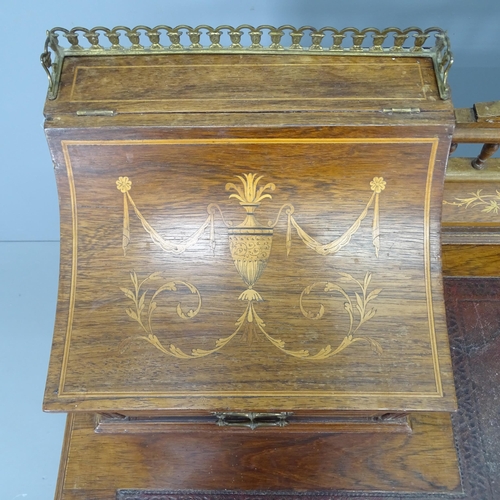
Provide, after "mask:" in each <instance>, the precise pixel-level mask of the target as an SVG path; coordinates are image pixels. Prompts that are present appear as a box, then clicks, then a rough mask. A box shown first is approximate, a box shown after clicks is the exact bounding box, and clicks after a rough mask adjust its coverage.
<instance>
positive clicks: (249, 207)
mask: <svg viewBox="0 0 500 500" xmlns="http://www.w3.org/2000/svg"><path fill="white" fill-rule="evenodd" d="M237 177H238V179H239V180H240V181H241V184H242V185H243V186H240V185H235V184H233V183H232V182H229V183H227V184H226V191H236V193H232V194H231V195H230V196H229V198H236V199H237V200H238V201H239V203H240V205H241V207H242V208H243V209H244V210H245V211H246V217H245V219H244V221H243V222H242V223H241V224H239V225H238V226H234V227H233V224H232V223H231V222H229V221H226V220H225V218H224V215H223V213H222V210H221V208H220V207H219V205H217V204H214V203H211V204H210V205H208V207H207V212H208V217H207V219H206V220H205V222H204V223H203V224H202V225H201V226H200V227H199V228H198V229H197V230H196V231H195V232H194V233H193V234H192V235H191V236H190V237H188V238H187V239H185V240H184V241H182V242H180V243H172V242H170V241H168V240H165V239H164V238H163V237H162V236H161V235H160V234H159V233H158V232H157V231H156V230H155V229H154V228H153V227H152V226H151V225H150V224H149V223H148V221H147V220H146V219H145V218H144V217H143V215H142V214H141V212H140V211H139V209H138V208H137V205H136V204H135V202H134V200H133V199H132V196H131V195H130V190H131V189H132V181H131V180H130V179H129V178H128V177H120V178H119V179H118V180H117V181H116V186H117V189H118V190H119V191H120V192H122V193H123V205H124V209H123V213H124V217H123V252H124V254H125V255H126V249H127V247H128V245H129V243H130V228H129V208H128V203H130V204H131V205H132V208H133V209H134V212H135V214H136V215H137V217H138V218H139V220H140V221H141V223H142V226H143V227H144V229H145V230H146V232H147V233H148V234H149V235H150V236H151V239H152V240H153V242H154V243H155V244H156V245H158V246H159V247H160V248H161V249H162V250H164V251H165V252H167V253H174V254H181V253H184V252H185V251H186V250H187V249H189V248H190V247H192V246H194V245H196V243H197V242H198V240H199V239H200V238H201V236H202V235H203V233H204V232H205V230H206V229H207V228H208V227H210V246H211V247H212V249H215V229H214V217H215V215H216V214H217V212H219V213H220V215H221V218H222V221H223V223H224V224H225V226H226V227H227V229H228V233H229V248H230V251H231V256H232V258H233V262H234V265H235V266H236V269H237V270H238V273H239V274H240V276H241V278H242V280H243V281H244V282H245V284H246V285H247V287H248V288H247V289H246V290H245V291H244V292H242V293H241V295H240V296H239V300H243V301H247V306H246V309H245V312H244V313H243V314H242V315H241V316H240V317H239V318H238V320H237V321H236V323H235V325H236V330H235V331H234V332H233V333H231V334H230V335H229V336H227V337H224V338H219V339H217V341H216V343H215V347H214V348H212V349H208V350H207V349H192V350H191V354H188V353H186V352H185V351H183V350H182V349H180V348H179V347H176V346H175V345H174V344H170V345H169V346H168V348H167V347H165V346H164V345H163V344H162V342H161V341H160V340H159V339H158V337H157V336H156V335H155V334H154V333H153V327H152V324H151V319H152V316H153V313H154V311H155V309H156V307H157V302H156V299H157V297H158V296H159V295H160V293H162V292H164V291H170V292H175V291H177V287H178V286H184V287H187V288H188V289H189V291H190V292H191V293H192V294H194V295H196V297H197V306H196V308H195V309H190V310H189V311H187V312H184V311H183V308H182V306H181V303H178V304H177V315H178V316H179V317H180V318H182V319H186V320H187V319H190V318H194V317H195V316H196V315H197V314H198V312H199V311H200V309H201V295H200V292H199V291H198V289H197V288H196V286H194V285H193V284H192V283H189V282H186V281H169V282H167V283H164V284H163V285H161V286H160V287H159V288H158V289H157V290H156V291H155V292H154V293H153V295H152V296H150V298H149V305H148V308H147V312H146V313H145V316H146V317H147V322H143V320H142V317H143V311H144V309H145V306H146V295H147V293H148V290H146V291H142V290H141V288H142V286H143V285H144V284H145V283H146V282H148V281H149V280H151V279H153V278H154V277H157V276H158V275H159V274H160V273H153V274H152V275H150V276H148V277H147V278H146V279H144V280H142V281H141V282H140V283H139V281H138V278H137V275H136V273H135V272H132V273H130V276H131V280H132V283H133V285H134V286H133V289H132V290H130V289H128V288H123V287H121V290H122V292H123V293H124V294H125V296H126V297H128V298H129V299H131V300H132V301H133V303H134V306H135V310H134V309H132V308H130V307H129V308H127V309H126V312H127V314H128V315H129V316H130V317H131V318H132V319H133V320H135V321H137V322H138V323H139V325H140V326H141V328H142V329H143V330H144V332H145V333H146V334H147V336H143V335H141V336H139V337H134V338H135V339H141V340H146V341H147V342H149V343H150V344H152V345H153V346H154V347H156V348H157V349H159V350H160V351H161V352H163V353H165V354H169V355H171V356H175V357H176V358H182V359H195V358H201V357H204V356H208V355H210V354H213V353H215V352H217V351H219V350H221V349H222V348H223V347H224V346H225V345H227V344H228V343H229V342H230V341H231V340H232V339H233V338H234V337H235V336H236V335H237V334H238V333H239V332H240V331H241V330H242V329H243V327H246V329H247V338H248V339H252V338H253V336H254V335H255V325H256V326H257V328H258V330H259V331H260V332H261V333H262V334H263V335H264V337H265V338H266V339H267V340H268V341H269V342H271V344H273V345H274V346H275V347H277V348H278V349H279V350H281V351H282V352H284V353H285V354H287V355H289V356H293V357H295V358H304V359H310V360H317V359H325V358H329V357H331V356H334V355H336V354H338V353H339V352H341V351H343V350H344V349H346V348H347V347H349V346H350V345H351V344H354V343H355V342H366V343H368V344H369V345H370V346H371V348H372V349H373V351H374V352H376V353H378V354H381V353H382V347H381V346H380V344H379V343H378V342H377V341H376V340H375V339H373V338H371V337H367V336H360V337H354V335H355V334H356V333H357V331H358V329H359V328H360V327H361V326H362V325H363V324H364V323H365V322H367V321H368V320H370V319H371V318H373V317H374V316H375V314H376V312H377V311H376V309H375V308H373V307H372V308H368V303H369V302H370V301H371V300H373V299H375V298H376V297H377V296H378V294H379V293H380V292H381V291H382V290H381V289H375V290H372V291H371V292H368V286H369V284H370V281H371V277H372V275H371V273H368V272H367V273H366V274H365V276H364V279H363V281H362V282H361V281H359V280H357V279H355V278H354V277H353V276H351V275H350V274H348V273H344V272H338V274H339V275H340V279H339V281H340V282H343V283H346V282H348V283H354V284H357V285H358V286H359V288H360V290H361V294H359V293H357V292H355V293H354V296H355V297H356V298H355V300H354V303H353V300H351V297H350V296H349V294H348V292H346V290H345V289H344V288H342V286H341V285H339V284H338V283H334V282H329V281H326V282H317V283H313V284H312V285H309V286H307V287H306V288H304V290H303V291H302V293H301V295H300V302H299V303H300V311H301V312H302V314H303V315H304V316H305V317H306V318H308V319H311V320H318V319H321V318H322V317H323V314H324V312H325V308H324V306H323V304H320V307H319V312H311V311H307V310H306V309H305V308H304V304H303V298H304V296H307V295H309V294H310V293H311V291H312V290H313V289H314V288H315V287H318V288H319V287H322V288H323V290H324V292H337V293H339V294H340V295H341V296H342V297H343V298H344V299H345V300H346V302H345V303H344V310H345V312H346V313H347V314H348V315H349V330H348V332H347V333H346V335H345V337H344V339H343V340H342V342H341V343H340V345H339V346H338V347H337V348H333V347H332V346H331V345H330V344H328V345H327V346H325V347H323V348H322V349H321V350H319V351H318V352H317V353H316V354H314V355H311V354H310V353H309V351H308V350H306V349H301V350H290V349H287V348H286V347H285V342H283V341H282V340H280V339H277V338H275V337H272V336H271V335H270V334H269V333H268V332H267V331H266V330H265V326H266V325H265V323H264V321H263V319H262V318H261V317H260V316H259V314H258V313H257V311H256V310H255V306H254V303H256V302H261V301H262V300H263V298H262V296H261V295H260V293H259V292H257V291H256V290H254V288H253V287H254V285H255V283H256V282H257V280H258V279H259V278H260V276H261V275H262V273H263V272H264V269H265V268H266V266H267V263H268V260H269V256H270V254H271V246H272V239H273V230H274V227H275V226H276V225H277V224H278V221H279V220H280V216H281V214H282V213H283V211H285V213H286V215H287V218H288V224H287V233H286V253H287V256H288V254H289V253H290V249H291V246H292V226H293V227H294V228H295V230H296V231H297V234H298V235H299V237H300V239H301V240H302V241H303V242H304V244H305V245H306V246H308V247H309V248H311V249H313V250H315V251H316V252H317V253H318V254H320V255H322V256H327V255H332V254H335V253H337V252H338V251H339V250H340V249H341V248H343V247H345V246H346V245H348V244H349V242H350V241H351V238H352V236H353V235H354V234H355V233H356V231H357V230H358V229H359V226H360V225H361V222H362V221H363V220H364V219H365V217H366V216H367V214H368V210H369V208H370V207H371V206H372V205H373V206H374V207H373V225H372V241H373V246H374V247H375V254H376V255H377V257H378V254H379V248H380V241H379V240H380V231H379V195H380V193H381V192H382V191H383V190H384V189H385V186H386V182H385V181H384V179H383V178H382V177H374V178H373V180H372V181H371V182H370V188H371V190H372V192H373V193H372V196H371V197H370V199H369V201H368V203H367V204H366V206H365V208H364V210H363V211H362V212H361V214H360V215H359V217H358V218H357V219H356V220H355V221H354V223H353V224H352V225H351V227H349V229H347V231H345V233H344V234H343V235H342V236H340V237H339V238H336V239H335V240H333V241H331V242H329V243H326V244H321V243H319V242H318V241H316V240H315V239H314V238H312V237H311V236H310V235H308V234H307V233H306V232H305V231H304V229H302V228H301V227H300V225H299V224H298V222H297V221H296V220H295V218H294V217H293V213H294V212H295V208H294V206H293V205H291V204H290V203H285V204H284V205H282V206H281V208H280V209H279V211H278V215H277V217H276V220H275V221H274V222H273V221H269V222H268V224H267V226H265V225H264V224H262V223H261V222H259V221H258V220H257V219H256V217H255V210H256V209H257V208H258V207H259V205H260V202H261V201H262V200H264V199H266V198H269V199H271V198H272V196H271V195H270V194H269V193H266V192H265V191H268V190H269V191H274V190H275V189H276V186H275V185H274V184H273V183H268V184H266V185H265V186H261V187H259V188H258V184H259V181H260V180H261V179H262V176H257V175H256V174H252V173H249V174H243V176H240V175H238V176H237ZM358 315H359V319H358V324H357V326H356V327H354V318H355V316H358ZM129 340H131V339H129Z"/></svg>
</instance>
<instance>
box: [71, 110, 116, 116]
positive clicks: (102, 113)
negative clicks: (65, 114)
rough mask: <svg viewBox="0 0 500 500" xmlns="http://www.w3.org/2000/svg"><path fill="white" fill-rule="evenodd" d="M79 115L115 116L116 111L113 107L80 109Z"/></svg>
mask: <svg viewBox="0 0 500 500" xmlns="http://www.w3.org/2000/svg"><path fill="white" fill-rule="evenodd" d="M76 115H77V116H115V115H116V111H113V110H112V109H79V110H78V111H77V112H76Z"/></svg>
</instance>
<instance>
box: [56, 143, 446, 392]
mask: <svg viewBox="0 0 500 500" xmlns="http://www.w3.org/2000/svg"><path fill="white" fill-rule="evenodd" d="M135 143H140V144H142V145H145V144H230V143H240V144H252V143H269V144H272V143H291V144H297V143H325V144H326V143H352V144H359V143H366V144H375V143H379V144H383V143H408V144H415V143H426V144H429V145H430V146H431V151H430V156H429V162H428V172H427V181H426V190H425V202H424V218H423V230H424V231H423V237H424V245H423V257H424V276H425V280H424V281H425V289H426V297H427V300H426V303H427V316H428V321H429V342H430V348H431V352H432V360H433V366H434V377H435V382H436V390H435V391H430V392H427V391H425V392H424V391H418V390H417V391H390V392H386V391H380V392H375V391H374V392H367V393H365V392H363V393H362V394H360V393H359V392H351V391H335V393H334V394H333V393H332V392H331V391H322V390H319V391H318V390H308V391H294V392H293V395H294V396H297V397H310V396H311V395H317V396H321V395H324V396H333V395H338V396H343V397H351V396H353V395H355V396H360V395H362V396H363V397H374V398H377V397H380V396H384V395H387V396H404V397H406V396H408V397H420V398H442V397H443V387H442V382H441V375H440V368H439V357H438V350H437V339H436V332H435V327H434V313H433V297H432V290H431V271H430V203H431V191H432V179H433V172H434V161H435V158H436V152H437V148H438V144H439V139H438V138H415V137H408V138H342V139H340V138H338V139H337V138H320V139H299V138H294V139H288V138H276V139H271V138H259V139H250V138H248V139H247V138H231V139H151V140H140V141H134V140H104V141H99V140H89V141H86V140H62V141H61V146H62V151H63V155H64V159H65V164H66V170H67V175H68V183H69V192H70V203H71V212H72V233H73V237H72V241H73V243H72V259H71V262H72V267H71V285H70V290H69V311H68V313H69V314H68V321H67V330H66V336H65V342H64V349H63V359H62V365H61V371H60V377H59V388H58V397H59V398H61V397H70V398H72V397H75V396H79V395H81V394H85V397H86V398H87V399H91V398H96V397H97V398H100V397H102V396H103V395H105V394H115V395H116V396H120V397H128V396H132V395H136V393H135V392H132V393H130V392H117V391H112V392H107V391H99V392H91V391H86V392H84V393H80V392H76V391H66V390H65V389H64V387H65V383H66V370H67V367H68V362H69V352H70V347H71V333H72V328H73V318H74V307H75V295H76V282H77V274H78V265H77V263H78V216H77V201H76V189H75V183H74V179H73V171H72V166H71V155H70V151H69V149H70V147H71V146H84V145H88V146H99V145H106V146H112V145H124V144H135ZM372 182H373V181H372ZM117 187H118V186H117ZM374 194H375V193H374ZM369 274H370V273H367V275H365V279H367V278H366V276H368V275H369ZM360 283H361V282H360ZM186 286H187V285H186ZM367 286H368V285H367ZM304 295H306V294H305V293H304ZM249 303H251V302H249ZM245 314H247V313H245ZM244 318H245V315H244ZM311 358H312V356H311ZM311 358H310V359H311ZM183 394H184V393H179V392H175V393H170V392H169V393H165V392H157V391H150V392H148V391H147V392H141V395H142V396H145V397H168V396H171V395H178V396H181V395H183ZM219 394H220V393H219V392H218V391H203V392H200V393H195V394H193V393H189V395H190V396H195V397H210V396H218V395H219ZM279 394H280V395H283V394H285V393H284V392H283V391H280V392H279ZM224 395H225V396H231V397H233V396H240V395H242V396H245V395H247V394H246V393H245V392H241V391H229V392H227V391H225V392H224ZM252 395H254V394H253V393H252ZM259 395H262V396H272V395H274V391H259Z"/></svg>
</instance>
